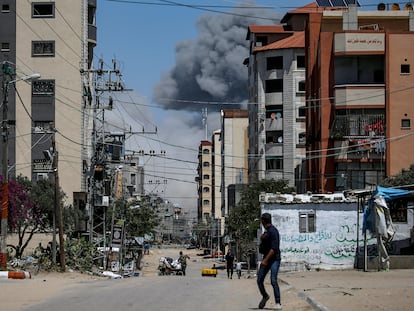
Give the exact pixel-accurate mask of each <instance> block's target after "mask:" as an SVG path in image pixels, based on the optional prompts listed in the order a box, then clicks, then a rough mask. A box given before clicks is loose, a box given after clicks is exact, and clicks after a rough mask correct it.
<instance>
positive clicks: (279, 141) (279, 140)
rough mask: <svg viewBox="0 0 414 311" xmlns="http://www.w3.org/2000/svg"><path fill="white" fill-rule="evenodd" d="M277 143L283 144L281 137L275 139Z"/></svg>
mask: <svg viewBox="0 0 414 311" xmlns="http://www.w3.org/2000/svg"><path fill="white" fill-rule="evenodd" d="M277 142H278V143H279V144H281V143H283V137H282V136H279V137H278V138H277Z"/></svg>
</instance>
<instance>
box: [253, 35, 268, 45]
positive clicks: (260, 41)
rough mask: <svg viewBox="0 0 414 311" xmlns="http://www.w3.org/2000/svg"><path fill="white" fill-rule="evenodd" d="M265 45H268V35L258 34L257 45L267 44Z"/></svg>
mask: <svg viewBox="0 0 414 311" xmlns="http://www.w3.org/2000/svg"><path fill="white" fill-rule="evenodd" d="M265 45H267V37H266V36H257V39H256V46H265Z"/></svg>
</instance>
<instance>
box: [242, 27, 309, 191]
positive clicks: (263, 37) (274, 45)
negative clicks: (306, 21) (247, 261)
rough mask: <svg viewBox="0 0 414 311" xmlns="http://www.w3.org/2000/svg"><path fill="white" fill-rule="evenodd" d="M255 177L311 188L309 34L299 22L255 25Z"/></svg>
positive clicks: (251, 73)
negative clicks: (307, 182)
mask: <svg viewBox="0 0 414 311" xmlns="http://www.w3.org/2000/svg"><path fill="white" fill-rule="evenodd" d="M247 40H249V46H250V55H249V58H248V59H246V61H245V64H246V65H248V81H249V84H248V86H249V87H248V96H249V107H248V108H249V180H250V182H253V181H255V180H262V179H285V180H288V181H289V185H290V186H294V187H296V189H297V191H298V192H303V191H304V190H305V189H304V186H305V180H304V167H303V161H304V159H305V137H306V136H305V109H304V108H305V51H304V46H305V37H304V31H303V27H300V26H299V27H297V26H295V25H287V26H283V25H275V26H254V25H252V26H249V28H248V33H247Z"/></svg>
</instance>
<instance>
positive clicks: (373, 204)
mask: <svg viewBox="0 0 414 311" xmlns="http://www.w3.org/2000/svg"><path fill="white" fill-rule="evenodd" d="M412 193H413V192H412V191H407V190H402V189H394V188H385V187H381V186H377V189H376V190H375V191H374V192H373V193H372V194H371V198H370V200H369V202H368V205H367V206H366V207H365V210H364V220H363V226H362V230H363V231H364V232H366V231H369V232H370V233H371V234H372V236H376V237H377V247H378V258H379V263H378V267H379V268H381V269H385V270H387V269H389V256H388V252H387V249H386V247H385V244H384V243H385V242H390V241H392V239H393V237H394V234H395V229H394V226H393V223H392V219H391V214H390V209H389V207H388V204H387V203H390V202H392V201H393V200H396V199H399V198H402V197H405V196H408V195H411V194H412ZM365 260H366V259H365Z"/></svg>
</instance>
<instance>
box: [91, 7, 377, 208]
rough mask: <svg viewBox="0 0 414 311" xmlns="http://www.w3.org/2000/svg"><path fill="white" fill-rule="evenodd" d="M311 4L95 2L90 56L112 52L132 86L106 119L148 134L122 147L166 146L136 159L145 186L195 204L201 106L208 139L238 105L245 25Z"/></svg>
mask: <svg viewBox="0 0 414 311" xmlns="http://www.w3.org/2000/svg"><path fill="white" fill-rule="evenodd" d="M310 2H312V1H304V0H291V1H287V0H282V1H276V0H257V1H242V2H240V1H232V0H177V1H162V0H144V1H139V0H100V1H98V8H97V27H98V45H97V48H96V49H95V58H96V59H98V58H102V59H103V60H104V62H105V64H108V66H112V59H113V58H115V59H116V60H117V67H118V68H119V69H120V70H121V72H122V74H123V81H124V82H125V85H126V87H127V88H128V89H132V90H133V92H128V93H125V94H119V93H117V94H112V97H113V98H115V102H114V110H113V111H112V112H111V113H109V114H107V116H108V117H107V118H108V120H109V121H110V123H112V124H116V126H117V128H118V129H125V130H128V129H132V130H133V131H142V129H143V128H144V131H145V132H148V134H140V135H130V136H127V137H129V138H128V140H127V149H129V150H135V151H138V150H144V151H145V152H147V153H149V152H150V151H151V150H154V151H155V152H156V153H157V154H160V153H161V152H162V151H165V152H166V153H165V156H163V157H143V158H142V162H141V164H144V165H145V170H146V173H147V181H148V182H149V181H152V183H153V184H152V185H151V184H148V185H146V187H145V188H146V191H147V192H156V193H158V194H159V195H161V196H163V197H165V199H168V200H170V201H171V202H173V203H177V204H178V205H180V206H182V207H183V208H185V209H186V210H187V211H189V210H193V211H195V210H196V206H197V184H196V183H195V181H194V178H195V177H196V174H197V170H196V169H197V164H198V163H197V161H198V159H197V152H198V145H199V143H200V141H201V140H203V139H206V128H205V127H203V126H204V123H203V119H202V109H204V108H207V111H208V118H207V123H206V124H207V125H206V126H207V133H208V135H207V139H208V140H210V139H211V134H212V131H214V130H216V129H218V128H219V126H220V119H219V114H218V112H219V111H220V109H228V108H234V107H243V103H244V104H245V102H244V101H245V99H246V96H247V90H246V89H247V88H246V86H247V68H246V67H245V66H244V65H243V60H244V59H245V58H246V57H248V49H247V44H248V42H247V40H246V34H247V26H248V25H251V24H266V25H271V24H278V21H279V19H280V18H281V17H282V16H283V15H284V14H285V13H286V11H288V10H292V9H295V8H297V7H300V6H303V5H305V4H307V3H310ZM365 2H368V1H360V3H361V4H363V3H365ZM378 2H379V1H375V0H374V1H372V2H370V4H375V5H376V3H378ZM254 6H256V8H254ZM155 130H156V132H157V134H151V133H150V132H155ZM165 180H166V181H167V182H166V183H165V182H164V181H165Z"/></svg>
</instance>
